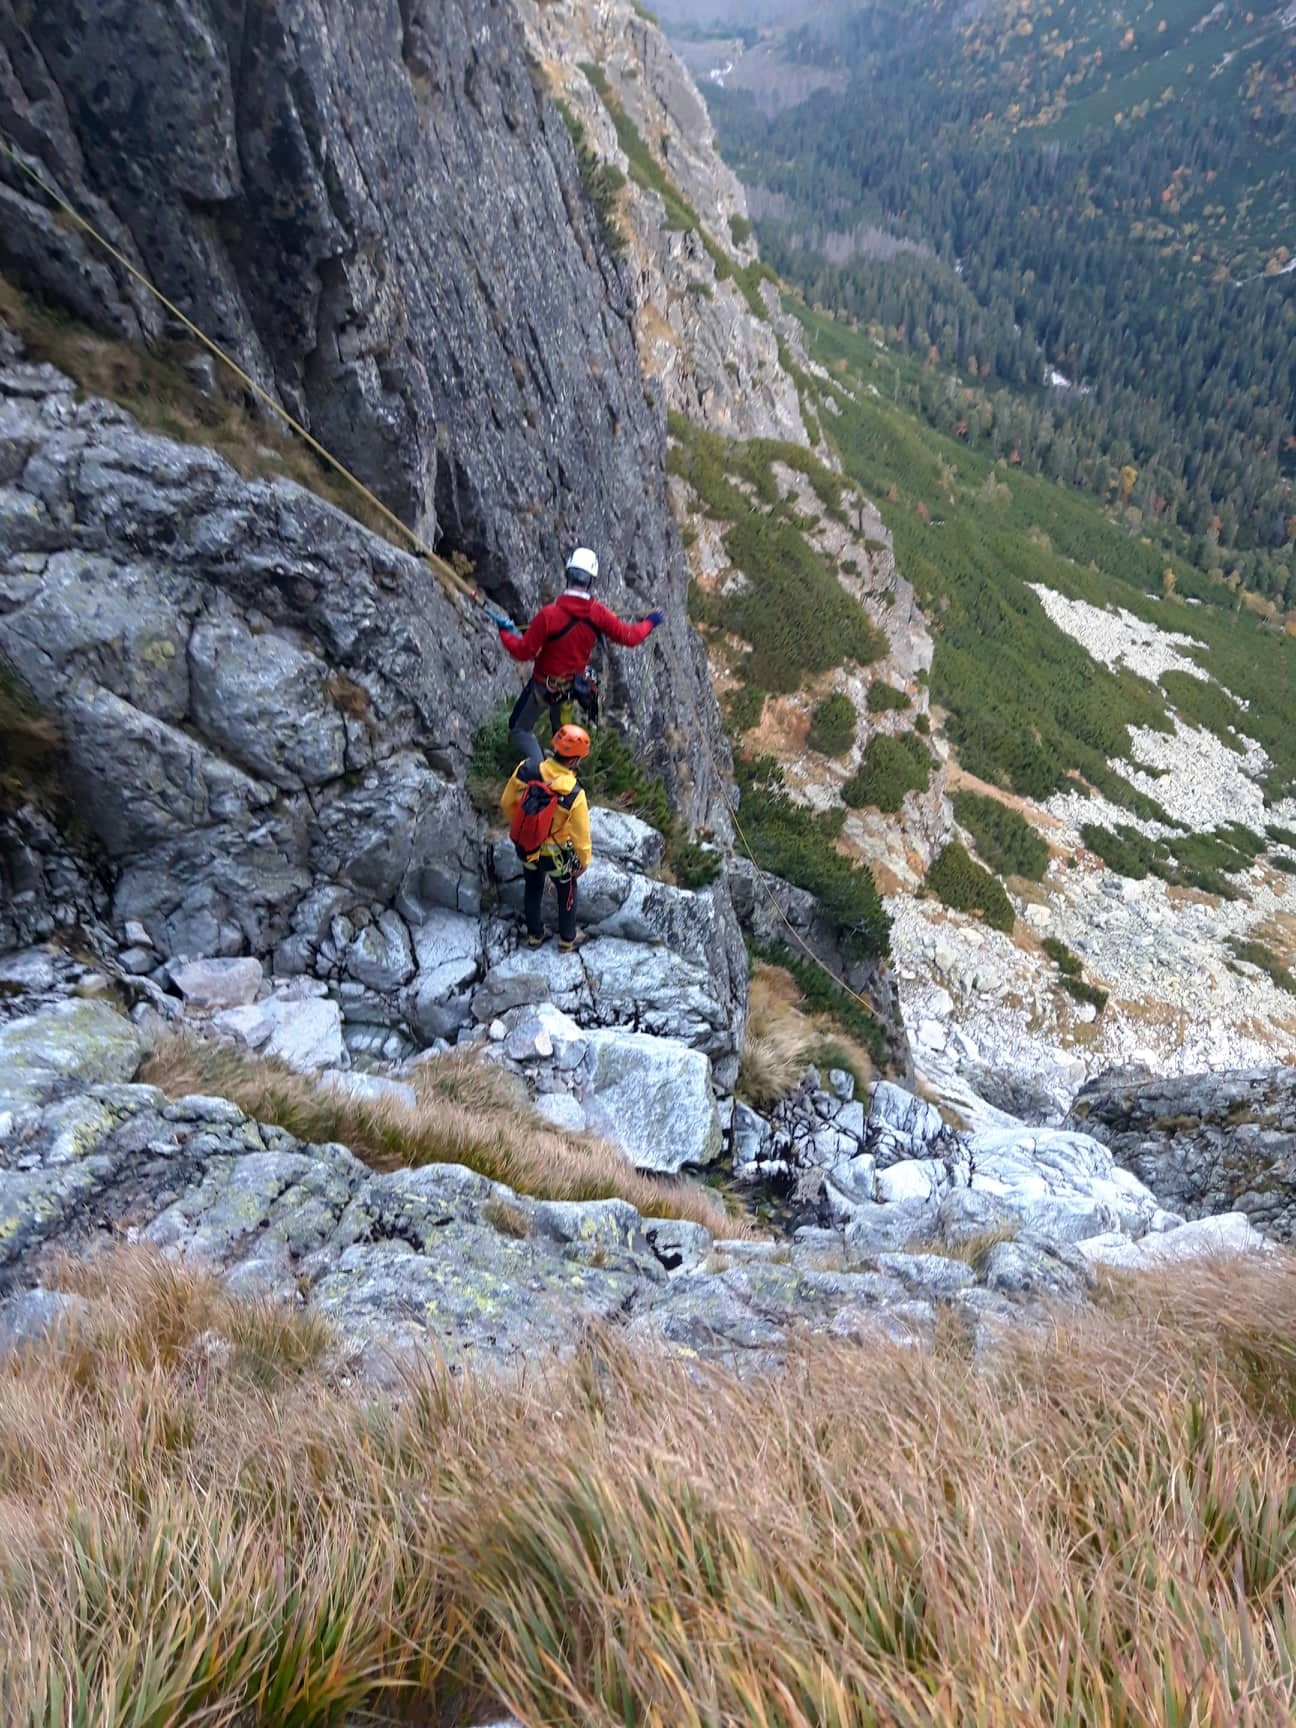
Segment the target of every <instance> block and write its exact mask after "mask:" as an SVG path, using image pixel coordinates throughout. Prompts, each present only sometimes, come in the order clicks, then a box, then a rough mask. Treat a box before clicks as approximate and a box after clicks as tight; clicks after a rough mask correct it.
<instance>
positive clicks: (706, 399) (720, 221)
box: [516, 0, 808, 444]
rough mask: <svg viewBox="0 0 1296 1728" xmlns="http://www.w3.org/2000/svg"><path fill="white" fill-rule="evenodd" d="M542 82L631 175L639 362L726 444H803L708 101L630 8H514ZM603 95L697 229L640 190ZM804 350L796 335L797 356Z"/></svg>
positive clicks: (580, 0) (622, 215)
mask: <svg viewBox="0 0 1296 1728" xmlns="http://www.w3.org/2000/svg"><path fill="white" fill-rule="evenodd" d="M516 3H517V8H518V12H519V15H520V17H521V19H522V22H523V26H524V28H525V30H526V33H527V37H528V40H529V41H530V43H531V45H532V48H533V50H534V52H535V54H536V57H537V59H538V60H539V62H540V63H541V65H542V66H543V68H544V71H545V75H546V77H547V78H548V79H549V80H550V82H551V83H552V85H553V86H554V88H555V90H556V91H557V92H559V94H560V95H561V99H562V101H563V102H564V103H565V104H566V105H567V107H568V109H569V111H570V112H571V113H573V114H574V115H575V116H576V117H577V118H578V119H579V121H580V123H581V125H582V126H583V127H584V128H585V132H586V136H587V138H588V140H589V142H590V144H591V146H592V148H593V149H594V150H595V151H596V152H597V155H598V157H599V159H600V160H601V161H603V162H605V163H607V164H609V165H611V166H612V167H615V168H616V169H617V170H618V171H619V172H620V173H622V174H623V175H625V176H627V181H628V183H627V185H626V187H625V189H624V191H623V192H622V193H621V195H620V197H619V199H618V201H617V215H616V220H617V221H618V224H619V226H620V228H621V230H622V231H623V235H624V238H625V241H626V247H627V254H628V262H629V266H630V276H631V280H632V283H633V292H634V299H635V307H636V316H635V330H636V336H637V340H638V346H639V356H640V363H641V365H642V367H643V371H644V373H645V375H646V377H647V378H648V380H649V381H650V387H651V388H652V389H654V390H656V391H658V392H660V393H661V394H662V396H663V397H664V399H665V402H666V404H667V406H668V407H670V408H672V409H674V410H676V411H677V412H678V413H681V414H684V415H687V417H688V418H689V419H690V420H694V421H697V422H698V423H699V424H701V425H705V426H707V427H709V428H710V429H711V430H712V431H714V432H720V433H722V434H724V435H725V436H726V437H729V438H778V439H787V440H791V441H792V442H794V443H797V444H805V443H807V442H808V439H807V436H806V429H805V423H804V421H803V419H802V416H801V405H800V401H799V398H798V394H797V388H796V384H795V382H794V381H793V379H792V377H791V375H790V374H789V373H788V372H787V371H786V370H785V369H784V366H783V364H782V360H781V358H780V353H779V338H778V334H777V333H776V331H775V330H774V329H773V327H772V326H771V324H770V322H769V320H768V318H767V317H766V316H764V315H763V314H762V315H758V314H757V313H756V312H754V311H753V309H752V307H751V305H750V304H749V302H748V300H747V297H746V295H745V294H744V293H743V292H742V290H741V288H740V287H739V285H738V283H737V282H736V281H735V280H734V274H733V273H734V269H735V267H737V268H742V267H744V266H747V265H750V264H752V263H754V262H755V259H756V247H755V243H754V241H753V240H752V239H751V237H750V224H749V223H748V220H747V196H746V193H745V192H744V191H743V188H742V186H741V185H740V183H739V181H738V178H737V176H736V175H735V174H734V173H733V171H732V169H730V168H729V167H728V166H727V164H726V163H725V162H724V161H723V160H722V158H721V157H720V154H719V151H718V149H717V148H716V143H715V134H714V132H713V130H712V127H711V122H710V118H709V116H708V114H707V111H706V107H705V104H704V103H703V101H702V98H701V96H700V95H699V93H698V90H697V86H696V85H695V84H694V82H693V79H692V77H691V76H690V75H689V73H688V71H687V70H686V68H685V67H684V66H683V65H682V63H681V62H680V61H679V59H678V58H677V57H676V54H675V51H674V49H673V48H672V47H671V45H670V43H669V42H668V41H667V40H666V38H665V36H664V35H663V34H662V32H661V30H660V29H659V28H658V26H657V25H656V23H655V22H654V21H653V20H652V19H651V18H648V17H645V16H644V15H643V12H642V10H637V9H636V8H635V7H634V6H633V5H632V4H631V0H576V3H575V4H571V5H563V6H554V5H551V4H548V3H547V0H516ZM590 65H593V66H595V67H596V68H597V69H598V70H597V75H598V77H599V78H600V79H601V80H602V81H603V82H604V83H605V85H606V88H607V91H608V93H609V96H610V99H611V100H612V101H613V102H615V103H616V104H617V105H618V106H619V108H620V109H621V110H622V112H623V113H624V114H625V116H626V118H627V120H628V122H629V124H630V125H631V126H633V127H634V129H635V131H636V132H637V133H638V136H639V139H640V140H641V141H642V143H643V145H644V146H645V147H646V148H647V150H648V151H649V152H650V153H651V155H652V156H653V158H654V159H655V160H656V161H657V162H658V163H659V165H660V167H661V168H662V169H663V170H664V172H665V173H666V174H667V175H668V176H669V178H670V180H671V181H672V182H673V183H674V185H675V187H677V188H678V191H679V193H680V195H681V197H682V199H683V201H684V203H685V204H687V206H688V208H689V211H690V213H691V216H692V217H693V218H695V219H696V221H695V222H694V223H690V222H688V221H685V220H684V218H683V217H682V215H681V213H680V211H679V210H678V209H676V208H674V207H672V208H671V209H670V210H668V209H667V207H666V204H665V201H664V200H663V198H662V196H661V194H660V193H659V192H657V191H656V190H653V189H652V188H651V187H649V186H646V185H643V184H640V183H639V182H637V181H636V180H635V179H634V178H633V176H632V173H631V169H632V164H631V163H630V162H629V160H628V158H627V156H626V153H625V151H624V149H623V148H622V145H621V141H620V139H619V137H618V129H617V126H616V124H615V123H614V121H613V118H612V115H611V114H610V113H609V110H608V107H607V104H606V102H605V100H604V97H603V94H602V93H601V92H600V90H599V89H597V88H596V87H595V84H594V82H592V81H591V78H590V76H589V74H588V73H587V72H586V70H585V68H586V67H588V66H590ZM800 344H801V339H800V335H799V333H798V335H797V337H796V338H795V343H794V346H795V349H796V350H797V351H799V349H800Z"/></svg>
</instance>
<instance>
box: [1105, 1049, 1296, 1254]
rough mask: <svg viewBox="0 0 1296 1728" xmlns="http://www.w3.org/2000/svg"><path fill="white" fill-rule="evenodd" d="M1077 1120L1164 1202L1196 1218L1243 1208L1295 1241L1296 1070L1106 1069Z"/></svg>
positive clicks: (1279, 1237) (1275, 1234)
mask: <svg viewBox="0 0 1296 1728" xmlns="http://www.w3.org/2000/svg"><path fill="white" fill-rule="evenodd" d="M1073 1118H1074V1120H1075V1121H1076V1123H1077V1124H1079V1125H1081V1126H1083V1127H1084V1128H1085V1129H1086V1130H1087V1131H1088V1132H1089V1133H1090V1134H1093V1135H1096V1136H1097V1138H1098V1139H1100V1140H1101V1141H1102V1142H1103V1143H1104V1144H1105V1145H1106V1146H1108V1147H1110V1148H1111V1153H1112V1156H1113V1157H1114V1158H1115V1160H1116V1162H1117V1163H1118V1164H1120V1165H1122V1166H1123V1167H1124V1168H1125V1169H1127V1170H1130V1171H1132V1172H1133V1173H1134V1175H1136V1176H1137V1177H1138V1178H1139V1180H1140V1181H1141V1182H1145V1183H1146V1184H1147V1186H1148V1187H1149V1188H1151V1189H1152V1191H1153V1192H1154V1193H1155V1194H1156V1195H1157V1196H1158V1198H1159V1199H1160V1200H1161V1201H1162V1203H1163V1204H1164V1205H1166V1206H1170V1207H1173V1208H1174V1210H1175V1211H1178V1212H1182V1213H1184V1214H1185V1215H1186V1216H1187V1217H1189V1218H1207V1217H1211V1216H1213V1215H1214V1214H1216V1213H1220V1212H1240V1213H1242V1214H1244V1215H1245V1217H1246V1218H1247V1219H1248V1220H1249V1221H1250V1223H1251V1224H1252V1225H1254V1227H1255V1228H1256V1229H1257V1230H1260V1231H1263V1233H1264V1234H1265V1235H1266V1236H1269V1237H1272V1238H1273V1239H1274V1240H1276V1241H1279V1242H1293V1241H1296V1068H1277V1069H1253V1070H1250V1071H1247V1072H1233V1073H1228V1074H1201V1075H1196V1076H1193V1077H1192V1078H1189V1079H1182V1080H1175V1079H1171V1080H1165V1079H1161V1080H1157V1079H1153V1078H1152V1076H1151V1075H1150V1074H1148V1073H1147V1072H1146V1071H1138V1070H1135V1071H1132V1072H1129V1071H1126V1072H1119V1071H1118V1072H1115V1073H1110V1074H1105V1075H1102V1076H1101V1077H1100V1078H1098V1079H1096V1080H1092V1081H1090V1083H1089V1084H1088V1085H1087V1086H1085V1087H1084V1089H1083V1090H1082V1091H1081V1093H1080V1095H1079V1097H1078V1098H1077V1099H1076V1101H1075V1106H1074V1110H1073Z"/></svg>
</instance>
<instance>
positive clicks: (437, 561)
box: [0, 134, 481, 601]
mask: <svg viewBox="0 0 1296 1728" xmlns="http://www.w3.org/2000/svg"><path fill="white" fill-rule="evenodd" d="M0 151H3V152H4V154H5V155H6V156H7V157H8V158H9V160H10V161H11V162H12V163H14V165H15V166H16V167H17V168H19V169H20V170H21V171H22V173H24V174H25V175H26V176H27V178H28V179H29V180H30V181H31V182H32V183H33V185H35V186H38V187H39V188H40V190H41V191H42V192H43V193H44V194H45V196H46V197H47V198H49V199H50V200H51V201H52V202H53V203H55V204H57V205H58V207H59V209H60V210H62V211H63V213H64V214H65V215H66V216H68V217H69V218H70V219H71V220H72V221H73V222H75V223H76V225H77V227H78V228H80V229H82V230H83V232H84V233H86V234H88V235H89V237H90V238H91V239H92V240H93V241H94V242H95V244H96V245H98V246H101V247H102V248H103V250H104V251H105V252H106V253H107V254H108V256H109V257H110V258H112V259H115V261H116V262H117V263H118V264H120V265H121V267H122V269H123V270H128V271H129V272H130V274H131V275H132V276H133V277H134V278H135V280H136V281H137V282H138V283H139V284H140V286H141V287H142V288H144V289H146V290H147V291H148V293H150V294H151V295H152V296H153V298H154V299H155V300H156V301H158V303H159V304H160V305H162V306H165V307H166V309H167V311H168V312H169V313H170V314H171V316H172V317H173V318H175V319H176V320H177V321H178V322H179V323H181V324H183V325H184V327H185V329H186V330H187V331H188V332H189V333H190V335H191V336H193V337H194V339H195V340H196V341H198V342H201V343H202V345H203V347H204V348H206V349H207V350H208V351H209V353H211V354H214V355H215V357H216V359H218V360H219V361H220V362H221V364H222V365H223V366H226V367H228V368H229V370H230V371H231V372H232V373H233V374H234V376H235V377H236V378H237V379H238V380H239V382H240V383H241V384H242V385H243V386H244V387H245V388H246V389H248V390H250V391H251V392H252V394H253V395H254V396H256V397H257V398H258V400H259V401H261V402H264V403H265V405H266V407H267V408H269V409H270V411H271V413H273V414H276V415H277V416H278V417H279V419H280V420H282V421H283V422H284V424H285V425H286V426H289V427H291V428H292V430H293V431H294V432H295V433H296V434H297V436H298V437H299V438H300V439H301V440H302V442H303V443H304V444H306V445H307V446H308V447H309V448H310V449H311V450H313V451H314V453H315V455H316V456H317V457H318V458H319V459H320V461H321V462H325V463H327V464H328V466H329V467H330V468H332V469H333V470H334V472H335V473H337V474H340V475H341V476H342V478H343V479H344V480H346V481H347V482H348V483H349V484H350V485H351V486H353V487H354V488H355V490H356V491H357V492H358V493H359V494H360V496H361V497H362V498H363V499H364V500H365V501H366V503H368V504H369V505H371V506H372V508H373V509H374V510H376V511H377V512H378V514H379V515H380V516H381V517H382V518H383V520H384V521H386V522H388V523H390V525H391V526H392V527H393V528H395V529H396V530H397V531H398V533H400V534H402V535H403V536H404V537H405V539H407V540H408V541H409V542H410V544H411V545H412V546H413V548H414V550H415V551H416V552H417V553H418V554H419V556H420V557H422V558H426V559H427V561H428V563H429V564H430V565H431V566H432V568H433V569H434V570H435V571H436V573H437V575H438V576H439V577H440V578H441V579H442V581H443V582H445V583H447V584H449V585H450V586H451V587H453V588H455V589H457V590H458V591H459V592H460V593H461V594H466V595H467V596H468V598H469V599H471V600H477V601H480V598H481V596H480V595H479V594H478V593H477V591H476V590H475V589H474V588H473V587H472V585H471V584H470V583H468V582H465V581H464V579H463V577H462V576H460V574H459V572H458V571H457V570H455V569H454V568H453V567H452V566H451V565H449V564H447V563H446V561H445V559H444V558H442V557H440V556H439V555H438V554H437V553H436V552H434V551H433V550H432V548H431V547H430V546H429V545H428V544H427V542H426V541H425V540H424V539H423V538H422V537H421V536H420V535H419V534H417V533H415V531H414V529H413V528H411V527H409V525H408V524H407V523H405V522H402V521H401V519H400V517H399V516H398V515H397V514H396V512H395V511H394V510H390V509H388V507H387V505H386V504H384V503H383V501H382V499H381V498H379V497H378V496H377V495H376V494H375V493H374V492H372V491H371V490H370V489H369V487H368V486H366V485H365V483H364V481H363V480H361V479H359V478H358V477H357V476H356V475H355V474H353V473H352V472H351V470H350V469H349V468H348V467H346V465H345V464H344V463H342V462H339V460H338V459H337V457H336V456H334V455H333V453H332V452H331V451H330V450H326V449H325V447H324V446H323V444H321V443H320V441H319V439H318V438H315V437H313V436H312V435H311V433H309V432H308V431H307V430H306V428H305V427H304V426H303V425H302V423H301V421H300V420H297V419H295V418H294V416H293V415H291V414H290V413H289V412H288V410H287V409H286V408H285V407H284V406H283V404H282V403H281V402H279V401H277V400H276V399H275V397H273V396H272V395H271V394H270V392H269V391H268V390H266V389H263V388H262V386H261V385H260V384H258V383H257V381H256V379H255V378H253V377H251V376H250V375H249V374H248V373H247V372H245V371H244V370H243V368H242V367H241V366H240V365H239V363H238V361H237V360H235V359H234V358H233V357H232V356H231V355H230V354H227V353H226V351H225V350H224V349H223V348H222V347H221V345H220V344H219V342H214V341H213V340H212V338H211V337H210V336H208V335H207V333H206V331H205V330H202V329H200V328H199V326H198V325H197V324H195V323H194V321H193V319H192V318H190V317H188V316H187V315H186V314H185V313H184V312H182V311H181V310H180V308H179V307H178V306H177V305H176V304H175V302H174V301H173V300H169V299H168V298H167V296H166V295H165V294H164V293H163V292H162V290H161V289H160V288H159V287H157V286H156V284H155V283H153V282H150V280H149V279H148V277H147V276H146V275H145V274H144V272H143V271H142V270H140V269H139V268H138V267H137V266H136V265H134V264H132V263H131V261H130V259H129V258H127V257H126V255H125V254H124V253H123V252H121V251H119V250H118V248H117V247H116V246H114V245H113V243H112V241H111V240H108V239H106V238H105V237H104V235H102V234H101V233H100V232H99V230H98V229H97V228H96V227H94V225H93V224H92V223H90V222H88V221H87V220H86V219H85V217H84V216H83V215H82V214H81V212H80V211H79V210H77V209H76V208H75V207H74V206H73V205H71V204H69V203H68V201H67V199H66V198H64V197H63V195H62V194H61V193H60V192H56V191H55V190H54V188H53V187H52V186H49V185H47V184H46V182H45V181H44V180H42V179H41V177H40V175H39V174H38V173H37V172H36V170H35V169H34V168H32V167H31V166H29V164H28V163H26V162H25V161H24V160H23V158H22V157H21V156H20V155H19V154H18V152H17V150H15V149H14V147H13V145H12V144H10V143H9V141H8V139H6V138H5V137H4V136H3V134H0Z"/></svg>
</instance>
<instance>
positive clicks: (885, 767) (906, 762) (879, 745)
mask: <svg viewBox="0 0 1296 1728" xmlns="http://www.w3.org/2000/svg"><path fill="white" fill-rule="evenodd" d="M931 775H932V758H931V752H930V751H929V750H928V748H927V746H926V745H925V744H924V743H923V741H922V739H921V738H919V737H918V736H917V735H916V734H915V733H913V732H906V733H904V735H903V736H902V737H899V738H889V737H886V736H884V735H883V734H881V733H879V734H878V735H877V736H876V737H873V738H870V739H869V743H868V748H867V749H866V750H865V752H864V760H863V762H862V763H861V764H860V766H859V770H858V772H857V773H855V774H854V775H853V776H852V777H851V779H849V780H848V781H847V782H846V784H845V786H843V787H842V801H843V802H844V803H845V804H847V805H849V806H850V808H851V809H852V810H862V809H864V808H865V807H866V806H868V805H872V806H873V807H874V808H876V809H878V810H881V811H882V812H883V813H884V814H885V815H894V814H895V813H896V811H898V810H899V809H900V807H901V805H902V804H903V803H904V800H905V794H906V793H908V792H925V791H926V790H927V788H928V787H929V786H930V785H931Z"/></svg>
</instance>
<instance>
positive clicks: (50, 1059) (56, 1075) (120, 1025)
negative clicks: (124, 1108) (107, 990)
mask: <svg viewBox="0 0 1296 1728" xmlns="http://www.w3.org/2000/svg"><path fill="white" fill-rule="evenodd" d="M147 1050H148V1039H147V1038H146V1037H145V1035H144V1034H143V1033H141V1032H140V1031H139V1030H138V1029H137V1028H136V1027H135V1026H133V1025H132V1024H131V1023H130V1021H129V1020H127V1019H125V1018H124V1017H123V1016H122V1015H120V1014H118V1013H117V1012H116V1010H115V1009H113V1008H111V1007H109V1005H108V1004H107V1003H106V1002H80V1001H72V1002H59V1003H55V1004H54V1005H52V1006H51V1007H48V1008H43V1009H41V1010H40V1011H39V1012H38V1013H36V1014H31V1015H25V1016H23V1017H22V1018H20V1019H16V1020H9V1021H6V1022H4V1023H3V1024H0V1110H9V1109H14V1108H20V1107H22V1106H23V1105H28V1104H35V1103H39V1102H41V1101H43V1100H44V1099H46V1098H51V1097H54V1096H58V1095H61V1094H63V1093H67V1092H74V1091H77V1090H80V1089H82V1088H84V1087H86V1086H93V1085H97V1084H99V1083H101V1082H104V1081H120V1080H130V1079H132V1078H133V1077H134V1074H135V1071H136V1070H137V1069H138V1067H139V1065H140V1063H141V1062H142V1061H143V1059H144V1056H145V1054H146V1053H147Z"/></svg>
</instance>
